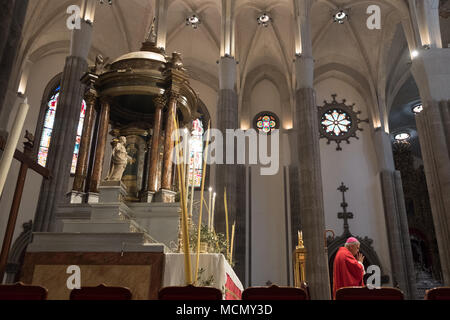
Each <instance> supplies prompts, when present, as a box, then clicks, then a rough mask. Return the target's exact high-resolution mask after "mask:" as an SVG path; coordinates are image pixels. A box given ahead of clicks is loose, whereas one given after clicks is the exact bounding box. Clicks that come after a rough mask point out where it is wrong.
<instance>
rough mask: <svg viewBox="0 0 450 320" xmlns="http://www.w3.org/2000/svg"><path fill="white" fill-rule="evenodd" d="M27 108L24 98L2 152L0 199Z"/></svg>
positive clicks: (0, 162)
mask: <svg viewBox="0 0 450 320" xmlns="http://www.w3.org/2000/svg"><path fill="white" fill-rule="evenodd" d="M29 108H30V106H29V105H28V102H27V99H26V98H25V101H24V102H23V103H21V104H20V106H19V110H18V111H17V115H16V119H15V121H14V123H13V126H12V129H11V134H10V135H9V137H8V140H7V142H6V147H5V151H4V152H3V155H2V158H1V161H0V198H1V196H2V194H3V188H4V187H5V183H6V178H7V177H8V173H9V170H10V168H11V164H12V161H13V159H14V153H15V152H16V148H17V144H18V143H19V140H20V136H21V134H22V129H23V125H24V123H25V119H26V117H27V114H28V110H29ZM0 282H1V281H0Z"/></svg>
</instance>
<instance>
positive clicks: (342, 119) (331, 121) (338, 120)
mask: <svg viewBox="0 0 450 320" xmlns="http://www.w3.org/2000/svg"><path fill="white" fill-rule="evenodd" d="M321 123H322V126H323V128H324V129H325V131H326V133H328V134H332V135H335V136H336V137H339V136H341V135H343V134H346V133H347V132H349V130H350V127H351V125H352V119H351V117H350V116H349V115H348V114H347V113H346V112H345V111H343V110H340V109H333V110H329V111H328V112H326V113H324V114H323V115H322V122H321Z"/></svg>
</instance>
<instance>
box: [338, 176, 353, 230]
mask: <svg viewBox="0 0 450 320" xmlns="http://www.w3.org/2000/svg"><path fill="white" fill-rule="evenodd" d="M338 191H340V192H342V203H341V207H342V209H343V212H339V213H338V219H344V235H345V236H349V235H351V233H350V229H349V227H348V219H353V213H352V212H347V207H348V203H347V202H346V201H345V193H346V192H347V191H348V188H347V187H346V186H345V184H344V183H343V182H342V184H341V186H340V187H339V188H338Z"/></svg>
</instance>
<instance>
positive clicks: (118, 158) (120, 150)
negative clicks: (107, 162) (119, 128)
mask: <svg viewBox="0 0 450 320" xmlns="http://www.w3.org/2000/svg"><path fill="white" fill-rule="evenodd" d="M126 143H127V138H125V137H120V138H119V139H118V140H116V139H115V140H114V141H113V143H112V146H113V152H112V156H111V166H110V168H109V173H108V176H107V177H106V178H105V181H121V180H122V176H123V172H124V171H125V168H126V167H127V164H128V162H129V161H130V160H131V157H130V156H128V153H127V149H126V147H125V146H126Z"/></svg>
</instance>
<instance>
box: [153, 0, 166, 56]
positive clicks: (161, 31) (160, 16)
mask: <svg viewBox="0 0 450 320" xmlns="http://www.w3.org/2000/svg"><path fill="white" fill-rule="evenodd" d="M168 6H169V1H168V0H156V9H155V12H156V39H157V40H156V46H157V47H158V48H163V49H164V50H165V49H166V42H167V10H168Z"/></svg>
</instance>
